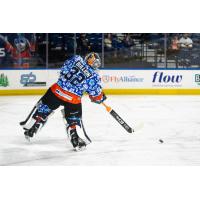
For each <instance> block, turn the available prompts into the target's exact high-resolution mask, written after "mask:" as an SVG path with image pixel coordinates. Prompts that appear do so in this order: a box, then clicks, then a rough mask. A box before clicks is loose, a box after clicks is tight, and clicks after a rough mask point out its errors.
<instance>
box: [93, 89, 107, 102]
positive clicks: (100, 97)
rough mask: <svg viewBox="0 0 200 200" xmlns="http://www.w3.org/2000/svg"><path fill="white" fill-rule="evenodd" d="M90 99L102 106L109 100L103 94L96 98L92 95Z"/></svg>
mask: <svg viewBox="0 0 200 200" xmlns="http://www.w3.org/2000/svg"><path fill="white" fill-rule="evenodd" d="M89 97H90V99H91V101H92V102H94V103H97V104H100V103H102V102H104V101H105V100H106V99H107V97H106V95H105V94H104V93H103V92H102V93H101V94H100V95H99V96H96V97H94V96H91V95H90V96H89Z"/></svg>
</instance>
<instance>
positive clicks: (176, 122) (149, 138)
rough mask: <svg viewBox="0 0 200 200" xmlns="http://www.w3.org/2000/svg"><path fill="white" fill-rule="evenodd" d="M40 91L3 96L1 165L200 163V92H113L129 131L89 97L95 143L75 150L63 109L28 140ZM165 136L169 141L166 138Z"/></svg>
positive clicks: (87, 118) (86, 108)
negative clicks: (27, 124) (24, 124)
mask: <svg viewBox="0 0 200 200" xmlns="http://www.w3.org/2000/svg"><path fill="white" fill-rule="evenodd" d="M39 98H40V97H39V96H9V97H0V165H48V166H51V165H82V166H83V165H200V117H199V114H200V96H109V97H108V100H106V102H107V104H108V105H110V106H111V107H112V108H113V109H114V110H115V111H116V112H117V113H118V114H119V115H120V116H121V117H122V118H123V119H124V120H125V121H126V122H127V123H128V124H129V125H130V126H133V127H135V126H138V125H141V123H143V125H144V126H143V128H142V129H140V130H138V132H135V133H133V134H129V133H127V132H126V131H125V130H124V129H123V128H122V127H121V126H120V125H119V124H118V123H117V122H116V121H115V120H114V119H113V118H112V116H110V115H109V113H107V112H106V110H105V108H104V107H103V106H101V105H97V104H93V103H91V102H90V101H89V99H88V98H87V97H86V96H84V97H83V121H84V124H85V128H86V131H87V133H88V135H89V136H90V138H91V139H92V141H93V142H92V143H91V144H90V145H88V147H87V150H85V151H82V152H74V151H73V150H72V146H71V144H70V143H69V141H68V138H67V136H66V133H65V129H64V124H63V120H62V117H61V112H60V109H58V110H57V111H56V112H55V114H54V115H53V116H52V117H51V118H50V119H49V121H48V122H47V124H46V125H45V127H44V128H43V129H42V130H41V132H39V133H38V134H37V135H36V137H35V138H34V139H33V140H32V141H31V142H30V143H28V142H27V141H26V140H25V138H24V135H23V129H22V128H21V127H20V126H19V122H20V121H22V120H24V119H25V118H26V116H27V115H28V114H29V112H30V110H31V109H32V107H33V105H34V104H35V103H36V102H37V100H38V99H39ZM159 139H162V140H163V141H164V143H160V142H159Z"/></svg>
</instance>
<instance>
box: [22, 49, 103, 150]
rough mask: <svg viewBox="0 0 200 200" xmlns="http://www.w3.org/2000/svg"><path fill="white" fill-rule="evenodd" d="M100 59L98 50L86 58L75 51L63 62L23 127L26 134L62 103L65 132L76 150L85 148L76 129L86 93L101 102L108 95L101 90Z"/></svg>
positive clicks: (32, 131)
mask: <svg viewBox="0 0 200 200" xmlns="http://www.w3.org/2000/svg"><path fill="white" fill-rule="evenodd" d="M100 66H101V59H100V57H99V55H98V54H97V53H94V52H92V53H89V54H88V55H86V57H85V59H83V58H82V57H81V56H78V55H75V56H74V57H72V58H71V59H69V60H66V61H65V62H64V65H63V66H62V68H61V71H60V77H59V79H58V81H57V83H55V84H53V85H52V86H51V87H50V88H49V89H48V90H47V92H46V93H45V95H44V96H43V97H42V98H41V100H40V101H39V102H38V104H37V106H36V109H35V111H34V112H33V115H32V117H31V120H29V122H28V123H26V124H25V125H24V126H23V128H24V129H25V132H24V134H25V136H26V137H28V138H29V137H33V135H34V134H36V133H37V131H38V130H39V129H40V128H41V127H43V126H44V124H45V123H46V122H47V119H48V117H49V115H50V114H51V113H52V112H53V111H54V110H56V109H57V108H58V107H59V106H64V109H63V111H64V112H63V113H64V118H65V120H66V124H65V125H66V132H67V135H68V136H69V139H70V141H71V143H72V145H73V147H74V148H75V149H76V150H82V149H83V148H84V147H85V146H86V143H85V141H84V140H83V139H81V138H80V137H79V135H78V133H77V129H76V126H80V127H81V126H82V125H81V122H82V120H81V117H82V104H81V97H82V96H83V93H84V92H86V93H88V94H89V97H90V99H91V101H92V102H94V103H98V104H100V103H102V102H103V101H104V100H105V99H106V96H105V94H104V93H103V92H102V87H101V83H100V77H99V75H98V73H97V69H98V68H99V67H100Z"/></svg>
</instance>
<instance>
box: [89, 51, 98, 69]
mask: <svg viewBox="0 0 200 200" xmlns="http://www.w3.org/2000/svg"><path fill="white" fill-rule="evenodd" d="M85 62H86V63H87V64H88V65H90V66H91V67H92V68H93V69H98V68H99V67H101V58H100V56H99V54H98V53H95V52H91V53H88V54H87V55H86V56H85Z"/></svg>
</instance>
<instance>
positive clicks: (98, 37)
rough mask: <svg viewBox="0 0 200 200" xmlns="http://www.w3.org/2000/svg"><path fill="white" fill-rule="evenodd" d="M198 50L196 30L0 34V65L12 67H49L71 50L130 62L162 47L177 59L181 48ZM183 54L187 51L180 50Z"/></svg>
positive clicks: (106, 59)
mask: <svg viewBox="0 0 200 200" xmlns="http://www.w3.org/2000/svg"><path fill="white" fill-rule="evenodd" d="M199 50H200V34H198V33H195V34H188V33H177V34H175V33H173V34H169V33H167V34H163V33H104V34H102V33H50V34H45V33H38V34H34V33H26V34H17V33H16V34H14V33H12V34H11V33H8V34H6V33H4V34H0V66H3V67H6V66H8V67H15V68H21V67H22V68H29V67H40V66H45V65H46V64H47V63H48V65H49V66H50V67H58V66H59V65H60V63H62V62H63V61H64V60H65V59H66V58H68V57H70V56H72V55H74V54H80V55H83V56H84V55H85V54H87V53H88V52H91V51H95V52H98V53H99V54H100V55H101V56H102V55H103V56H104V57H105V63H107V62H110V63H111V64H112V62H113V63H115V62H120V61H122V62H130V61H132V62H133V60H136V59H139V60H140V61H144V60H145V59H146V60H149V61H148V62H151V61H150V60H152V59H147V58H145V55H146V57H148V56H152V55H154V57H155V54H163V55H164V52H165V51H166V52H167V53H168V54H169V55H170V56H171V55H174V54H177V56H176V57H171V59H177V58H178V59H180V57H181V59H182V57H183V53H181V52H186V51H190V52H194V51H196V52H197V51H199ZM148 52H151V53H148ZM152 52H153V53H152ZM190 54H191V53H190ZM188 55H189V54H188ZM196 55H197V54H196ZM184 56H187V55H186V54H185V53H184ZM188 57H189V56H188ZM198 57H199V56H198ZM190 59H191V58H190ZM127 60H128V61H127ZM152 62H153V61H152ZM198 62H199V63H200V61H198ZM142 64H143V63H142ZM147 64H148V63H147ZM199 65H200V64H199Z"/></svg>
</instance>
